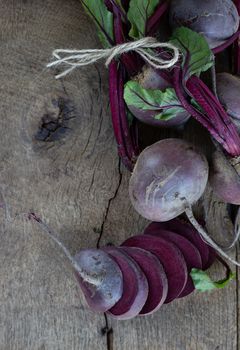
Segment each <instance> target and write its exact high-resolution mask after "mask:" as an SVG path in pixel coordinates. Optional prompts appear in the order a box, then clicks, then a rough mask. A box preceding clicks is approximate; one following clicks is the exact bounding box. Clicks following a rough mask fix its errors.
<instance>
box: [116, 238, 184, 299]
mask: <svg viewBox="0 0 240 350" xmlns="http://www.w3.org/2000/svg"><path fill="white" fill-rule="evenodd" d="M122 246H125V247H138V248H142V249H145V250H147V251H149V252H151V253H153V254H155V255H156V256H157V257H158V259H159V260H160V262H161V263H162V265H163V268H164V270H165V272H166V275H167V280H168V294H167V298H166V300H165V304H166V303H170V302H171V301H172V300H174V299H176V298H177V297H178V296H179V295H180V294H181V292H182V291H183V289H184V288H185V285H186V283H187V277H188V272H187V266H186V262H185V260H184V257H183V255H182V253H181V251H180V250H179V249H178V247H177V246H176V245H175V244H173V243H171V242H168V241H167V240H165V239H164V238H160V237H154V236H150V235H149V236H148V235H137V236H133V237H131V238H129V239H127V240H126V241H125V242H123V244H122Z"/></svg>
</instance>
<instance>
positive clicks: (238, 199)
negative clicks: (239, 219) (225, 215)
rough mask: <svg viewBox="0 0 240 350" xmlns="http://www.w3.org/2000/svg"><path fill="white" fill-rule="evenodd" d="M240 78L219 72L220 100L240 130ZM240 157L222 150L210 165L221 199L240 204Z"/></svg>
mask: <svg viewBox="0 0 240 350" xmlns="http://www.w3.org/2000/svg"><path fill="white" fill-rule="evenodd" d="M239 91H240V78H239V77H237V76H234V75H231V74H229V73H220V74H217V93H218V97H219V100H220V102H221V103H222V105H223V106H224V108H225V110H226V111H227V113H228V114H229V116H230V117H231V120H232V121H233V122H234V124H235V125H236V126H237V128H238V131H240V102H239ZM239 162H240V158H239V157H235V158H232V159H229V157H228V155H227V154H225V153H224V152H221V151H220V150H217V151H215V152H214V154H213V156H212V164H211V167H210V183H211V186H212V188H213V190H214V192H215V193H216V194H217V195H218V196H219V198H220V199H221V200H223V201H224V202H227V203H231V204H237V205H240V177H239V175H240V168H239Z"/></svg>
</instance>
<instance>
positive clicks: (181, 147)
mask: <svg viewBox="0 0 240 350" xmlns="http://www.w3.org/2000/svg"><path fill="white" fill-rule="evenodd" d="M207 181H208V163H207V160H206V158H205V157H204V156H203V155H202V154H201V153H200V152H199V151H198V150H196V149H195V148H194V146H193V145H191V144H189V143H188V142H186V141H183V140H180V139H165V140H161V141H159V142H157V143H155V144H153V145H151V146H150V147H148V148H146V149H145V150H144V151H143V152H142V153H141V154H140V156H139V158H138V160H137V163H136V165H135V168H134V170H133V173H132V176H131V179H130V184H129V194H130V199H131V202H132V204H133V206H134V208H135V209H136V210H137V211H138V212H139V214H141V215H142V216H143V217H145V218H146V219H148V220H151V221H168V220H171V219H173V218H175V217H177V216H178V215H180V214H182V213H183V212H185V209H186V207H187V206H188V205H192V204H193V203H195V202H196V201H197V200H198V199H199V198H200V197H201V195H202V194H203V192H204V190H205V187H206V184H207Z"/></svg>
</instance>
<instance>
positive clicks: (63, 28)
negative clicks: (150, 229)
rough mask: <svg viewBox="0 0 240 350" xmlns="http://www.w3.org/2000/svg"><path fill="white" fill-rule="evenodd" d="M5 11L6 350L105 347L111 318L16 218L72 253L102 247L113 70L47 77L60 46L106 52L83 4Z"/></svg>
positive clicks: (111, 147) (2, 295)
mask: <svg viewBox="0 0 240 350" xmlns="http://www.w3.org/2000/svg"><path fill="white" fill-rule="evenodd" d="M0 12H1V25H0V28H1V31H0V36H1V52H2V54H1V58H0V61H1V64H0V79H1V86H0V94H1V107H0V115H1V118H0V130H1V137H0V139H1V141H0V149H1V152H0V157H1V161H0V192H1V199H0V201H1V205H2V209H1V222H0V224H1V232H0V239H1V246H0V349H4V350H15V349H17V350H28V349H29V350H30V349H31V350H35V349H38V350H39V349H41V350H43V349H54V350H55V349H61V350H63V349H105V348H106V346H107V342H106V336H103V335H102V334H101V330H102V328H103V327H104V326H105V320H104V316H103V315H100V316H99V315H95V314H93V313H91V312H90V311H89V310H88V309H87V308H86V305H85V302H84V300H83V297H82V295H81V293H80V291H79V289H78V287H77V285H76V282H75V279H74V277H73V276H72V273H71V269H70V267H69V266H68V262H67V261H66V259H65V258H64V257H63V256H62V255H61V253H60V252H59V250H58V249H57V248H56V247H55V246H54V245H53V244H52V243H51V242H50V241H49V239H48V238H46V236H44V234H43V233H42V232H41V230H39V229H38V227H36V225H34V224H31V223H28V222H26V220H24V219H23V218H22V216H21V215H20V216H18V217H16V218H15V216H16V215H17V214H19V213H27V212H29V211H30V210H33V211H35V212H36V213H37V214H38V215H40V216H41V217H43V218H44V219H45V220H47V222H48V223H49V225H50V226H51V227H53V228H55V230H58V231H59V234H60V236H61V239H62V240H63V242H64V243H65V244H66V245H67V246H68V247H69V248H70V250H71V251H72V253H75V252H76V251H78V250H79V249H80V248H83V247H87V246H96V243H97V241H98V237H99V234H100V231H101V227H102V222H103V220H104V218H105V215H106V211H107V208H108V203H109V201H110V199H111V198H112V197H113V196H114V193H115V191H116V188H117V187H118V164H119V160H118V157H117V153H116V147H115V143H114V139H113V134H112V128H111V123H110V116H109V111H108V106H107V103H108V101H107V84H106V79H107V71H106V70H104V69H102V70H101V75H100V73H99V69H98V67H97V66H96V67H91V69H89V68H87V69H83V70H81V72H76V74H75V75H74V76H69V77H68V79H67V80H66V82H65V81H64V82H57V81H56V80H55V78H54V76H53V72H52V71H46V70H45V65H46V63H47V62H48V61H49V60H50V59H51V52H52V50H53V49H54V48H57V47H97V46H98V45H99V43H98V41H97V39H96V36H95V30H94V27H93V26H92V25H90V21H89V19H88V18H87V17H86V16H85V14H83V11H82V9H81V5H80V3H79V2H78V1H72V0H70V1H69V0H68V1H66V0H62V1H59V0H49V1H41V2H39V1H19V0H16V1H11V2H10V3H9V2H6V1H0ZM59 100H61V103H62V105H61V106H60V107H61V108H60V107H58V103H59ZM44 118H45V119H44ZM59 118H63V119H64V118H65V119H69V120H66V121H65V122H66V128H65V129H64V128H60V129H59V131H58V132H56V133H55V135H52V137H53V136H54V137H55V136H56V137H55V138H56V139H55V140H54V141H51V140H50V141H49V140H47V141H46V142H43V141H39V140H38V138H39V137H36V136H37V135H38V132H39V130H40V129H41V127H42V126H43V124H44V123H43V120H44V121H46V120H48V121H49V120H50V121H52V122H54V121H56V120H57V119H59ZM54 137H53V139H54Z"/></svg>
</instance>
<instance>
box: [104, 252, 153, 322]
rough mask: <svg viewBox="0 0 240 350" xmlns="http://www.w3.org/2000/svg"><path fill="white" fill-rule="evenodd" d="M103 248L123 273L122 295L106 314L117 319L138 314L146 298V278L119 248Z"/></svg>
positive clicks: (128, 317)
mask: <svg viewBox="0 0 240 350" xmlns="http://www.w3.org/2000/svg"><path fill="white" fill-rule="evenodd" d="M103 249H104V251H105V252H106V253H107V254H109V255H110V257H111V258H112V259H114V260H115V262H116V263H117V264H118V266H119V268H120V270H121V271H122V275H123V293H122V297H121V299H120V300H119V301H118V302H117V303H116V304H115V305H114V306H113V307H112V308H111V309H110V310H108V314H110V315H111V316H112V317H114V318H117V319H119V320H127V319H130V318H133V317H135V316H137V315H138V314H139V312H140V311H141V310H142V308H143V306H144V305H145V303H146V300H147V298H148V289H149V288H148V282H147V278H146V276H145V275H144V273H143V271H142V270H141V269H140V267H139V265H138V264H137V263H136V262H135V261H134V260H133V259H132V258H131V257H130V256H129V255H128V254H126V253H125V252H124V251H123V250H121V249H120V248H117V247H104V248H103Z"/></svg>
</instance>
